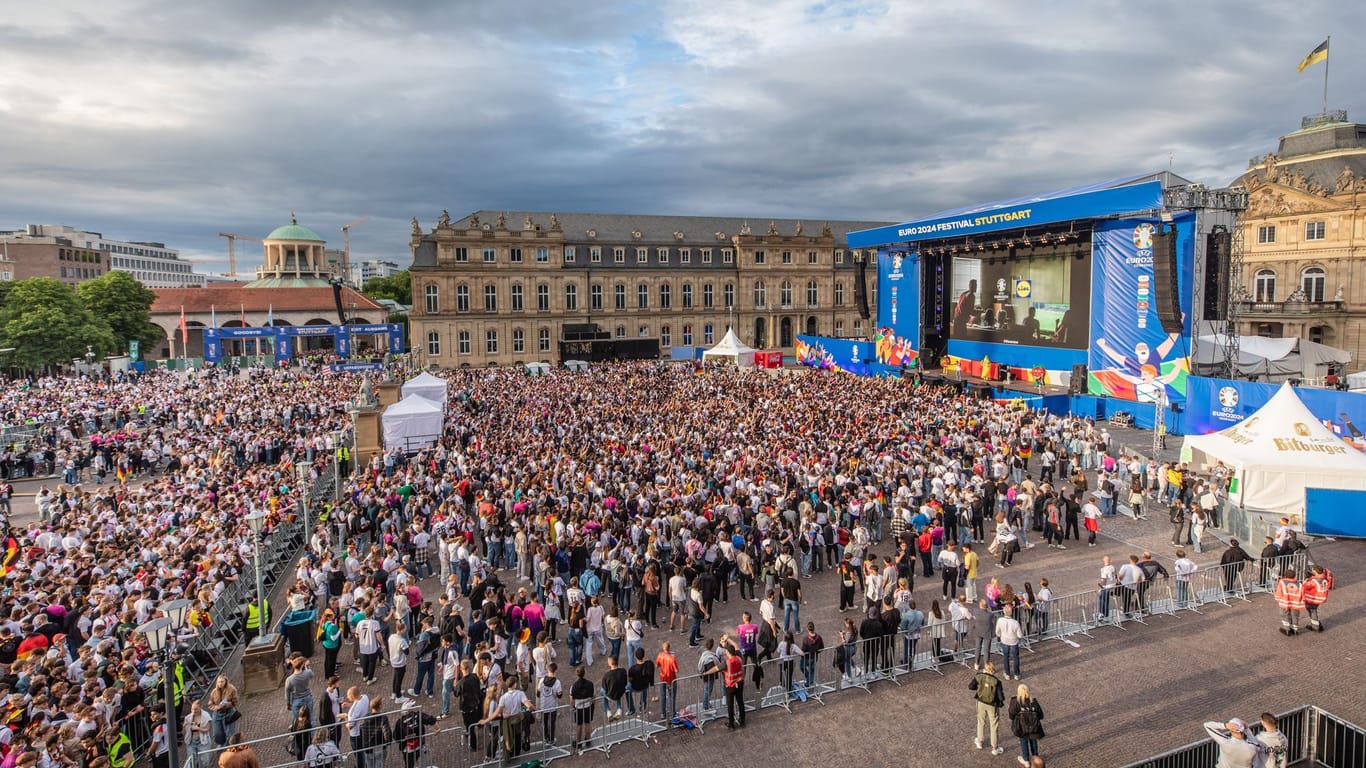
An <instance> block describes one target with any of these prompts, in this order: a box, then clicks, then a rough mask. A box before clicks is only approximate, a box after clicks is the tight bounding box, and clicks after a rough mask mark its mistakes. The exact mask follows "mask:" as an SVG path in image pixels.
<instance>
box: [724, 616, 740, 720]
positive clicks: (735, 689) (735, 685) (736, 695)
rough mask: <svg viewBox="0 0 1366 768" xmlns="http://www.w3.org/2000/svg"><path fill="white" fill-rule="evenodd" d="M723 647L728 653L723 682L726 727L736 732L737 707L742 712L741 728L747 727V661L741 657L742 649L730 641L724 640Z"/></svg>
mask: <svg viewBox="0 0 1366 768" xmlns="http://www.w3.org/2000/svg"><path fill="white" fill-rule="evenodd" d="M721 645H722V647H723V648H724V649H725V652H726V662H725V676H724V680H723V682H724V683H725V686H726V727H727V728H730V729H731V730H735V710H736V708H737V707H738V708H739V710H740V727H741V728H744V727H745V661H744V659H743V658H741V656H740V649H739V648H736V647H735V644H734V643H732V642H731V641H730V640H729V639H727V638H722V644H721Z"/></svg>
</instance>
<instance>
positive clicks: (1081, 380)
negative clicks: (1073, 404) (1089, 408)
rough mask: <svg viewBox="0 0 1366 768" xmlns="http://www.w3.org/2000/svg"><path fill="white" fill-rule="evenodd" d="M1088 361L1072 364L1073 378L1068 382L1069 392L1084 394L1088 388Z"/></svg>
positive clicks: (1070, 393)
mask: <svg viewBox="0 0 1366 768" xmlns="http://www.w3.org/2000/svg"><path fill="white" fill-rule="evenodd" d="M1087 376H1088V374H1087V371H1086V363H1077V364H1076V365H1074V366H1072V380H1071V381H1069V382H1068V383H1067V394H1069V395H1084V394H1086V390H1087V389H1088V387H1087V384H1086V378H1087Z"/></svg>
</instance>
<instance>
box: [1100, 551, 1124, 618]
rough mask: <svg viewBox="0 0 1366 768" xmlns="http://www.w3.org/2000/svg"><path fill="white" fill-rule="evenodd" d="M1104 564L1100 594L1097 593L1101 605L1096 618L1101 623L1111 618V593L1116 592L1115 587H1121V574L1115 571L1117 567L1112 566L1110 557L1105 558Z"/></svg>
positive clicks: (1101, 572) (1101, 571) (1101, 570)
mask: <svg viewBox="0 0 1366 768" xmlns="http://www.w3.org/2000/svg"><path fill="white" fill-rule="evenodd" d="M1104 563H1105V564H1104V565H1102V566H1101V569H1100V582H1099V583H1098V584H1097V586H1098V587H1099V592H1098V593H1097V594H1098V595H1099V598H1098V599H1099V605H1098V606H1097V611H1096V618H1097V619H1098V620H1101V621H1103V620H1105V619H1106V618H1107V617H1109V615H1110V593H1112V592H1114V591H1115V587H1117V586H1119V574H1118V572H1117V571H1116V570H1115V567H1114V566H1113V565H1111V564H1110V556H1109V555H1106V556H1105V560H1104Z"/></svg>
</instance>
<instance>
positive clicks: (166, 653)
mask: <svg viewBox="0 0 1366 768" xmlns="http://www.w3.org/2000/svg"><path fill="white" fill-rule="evenodd" d="M185 602H186V603H188V602H189V601H188V600H187V601H185ZM182 617H183V613H182ZM171 624H172V621H171V619H170V618H169V617H162V618H159V619H152V620H151V621H149V622H147V623H146V624H143V625H142V626H140V627H138V628H137V630H136V631H137V633H138V634H140V635H142V636H143V637H144V638H146V639H147V650H149V651H151V652H152V655H153V656H155V657H156V658H157V663H158V664H160V665H161V698H162V702H161V704H162V707H163V708H164V709H165V710H166V746H167V755H166V757H167V759H168V760H169V764H170V765H180V760H179V759H178V758H177V755H176V749H177V747H178V746H179V741H180V740H179V738H178V737H177V736H176V726H177V725H179V723H177V722H176V709H175V681H174V680H173V679H172V677H171V673H172V670H171V647H170V646H171V632H172V626H171Z"/></svg>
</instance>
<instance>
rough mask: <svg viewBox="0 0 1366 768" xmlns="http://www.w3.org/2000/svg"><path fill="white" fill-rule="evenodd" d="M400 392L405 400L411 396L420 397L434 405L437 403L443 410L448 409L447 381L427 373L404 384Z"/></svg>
mask: <svg viewBox="0 0 1366 768" xmlns="http://www.w3.org/2000/svg"><path fill="white" fill-rule="evenodd" d="M399 392H400V393H401V394H402V395H403V397H404V398H407V397H408V396H409V395H420V396H422V397H425V398H427V399H428V400H431V401H432V402H433V403H437V404H438V405H440V406H441V407H442V408H443V409H444V408H445V407H446V380H445V379H442V378H440V377H437V376H433V375H431V374H430V373H427V372H426V371H423V372H422V373H419V374H418V375H416V376H414V377H413V378H411V379H408V380H407V381H405V382H403V387H402V388H401V389H400V390H399Z"/></svg>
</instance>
